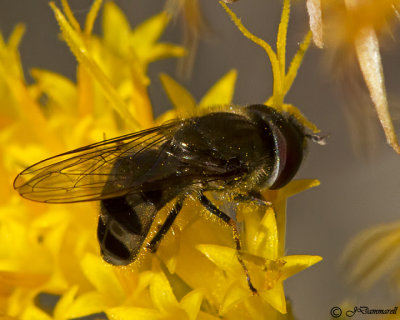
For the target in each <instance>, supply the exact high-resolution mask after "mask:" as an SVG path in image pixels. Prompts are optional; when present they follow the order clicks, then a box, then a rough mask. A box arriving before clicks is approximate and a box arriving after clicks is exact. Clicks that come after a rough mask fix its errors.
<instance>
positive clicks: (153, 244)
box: [146, 197, 184, 253]
mask: <svg viewBox="0 0 400 320" xmlns="http://www.w3.org/2000/svg"><path fill="white" fill-rule="evenodd" d="M183 201H184V198H183V197H181V198H178V200H177V201H176V202H175V204H174V206H173V207H172V209H171V211H170V212H169V213H168V216H167V219H165V221H164V223H163V224H162V226H161V228H160V229H159V230H158V231H157V233H156V234H155V236H154V237H153V239H151V240H150V242H149V243H148V244H147V245H146V249H148V250H150V251H151V252H153V253H154V252H156V251H157V248H158V245H159V244H160V241H161V240H162V238H163V237H164V236H165V234H166V233H167V232H168V230H169V229H170V228H171V226H172V224H173V223H174V221H175V218H176V217H177V215H178V214H179V212H180V211H181V209H182V205H183Z"/></svg>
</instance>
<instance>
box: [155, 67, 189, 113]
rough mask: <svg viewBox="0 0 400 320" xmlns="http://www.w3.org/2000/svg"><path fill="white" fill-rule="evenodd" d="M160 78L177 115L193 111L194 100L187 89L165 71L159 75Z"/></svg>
mask: <svg viewBox="0 0 400 320" xmlns="http://www.w3.org/2000/svg"><path fill="white" fill-rule="evenodd" d="M160 80H161V83H162V85H163V87H164V90H165V92H166V93H167V95H168V98H169V99H170V100H171V102H172V104H173V105H174V108H175V110H176V112H177V113H178V115H185V114H188V113H191V112H193V111H194V109H195V106H196V101H195V100H194V98H193V97H192V95H191V94H190V93H189V91H187V90H186V89H185V88H184V87H182V86H181V85H180V84H179V83H178V82H176V81H175V80H173V79H172V78H171V77H170V76H168V75H166V74H165V73H162V74H161V75H160Z"/></svg>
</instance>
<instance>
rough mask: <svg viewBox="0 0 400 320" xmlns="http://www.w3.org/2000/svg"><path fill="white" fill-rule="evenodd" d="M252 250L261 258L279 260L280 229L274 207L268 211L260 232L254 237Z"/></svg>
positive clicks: (260, 225) (262, 221)
mask: <svg viewBox="0 0 400 320" xmlns="http://www.w3.org/2000/svg"><path fill="white" fill-rule="evenodd" d="M250 248H251V253H253V254H255V255H258V256H260V257H263V258H266V259H272V260H274V259H277V258H278V229H277V225H276V219H275V212H274V210H273V208H272V207H269V208H268V209H267V211H266V212H265V215H264V217H263V219H262V220H261V221H260V224H259V228H258V232H257V233H256V234H255V235H254V240H253V243H251V245H250ZM253 250H254V251H253Z"/></svg>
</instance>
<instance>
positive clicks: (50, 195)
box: [14, 105, 318, 293]
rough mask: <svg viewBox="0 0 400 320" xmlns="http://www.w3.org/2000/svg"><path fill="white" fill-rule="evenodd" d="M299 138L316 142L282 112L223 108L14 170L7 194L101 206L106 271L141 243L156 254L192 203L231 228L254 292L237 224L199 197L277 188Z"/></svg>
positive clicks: (287, 175)
mask: <svg viewBox="0 0 400 320" xmlns="http://www.w3.org/2000/svg"><path fill="white" fill-rule="evenodd" d="M306 138H315V136H311V135H308V134H306V133H305V129H304V127H303V126H302V125H301V124H300V123H299V122H298V121H297V120H296V119H295V118H293V117H292V116H290V115H288V114H286V113H280V112H277V111H276V110H275V109H273V108H271V107H267V106H265V105H249V106H247V107H233V106H231V107H229V108H227V109H226V110H221V111H216V112H211V113H207V114H205V115H202V116H196V117H191V118H188V119H179V120H173V121H170V122H167V123H165V124H163V125H161V126H158V127H154V128H151V129H147V130H143V131H140V132H135V133H131V134H127V135H124V136H120V137H117V138H113V139H109V140H105V141H101V142H98V143H94V144H91V145H88V146H85V147H82V148H78V149H75V150H72V151H69V152H66V153H63V154H60V155H57V156H54V157H51V158H49V159H46V160H43V161H41V162H38V163H36V164H34V165H32V166H30V167H29V168H27V169H25V170H24V171H22V172H21V173H20V174H19V175H18V176H17V177H16V179H15V181H14V188H15V189H16V190H17V191H18V192H19V193H20V195H21V196H22V197H24V198H27V199H30V200H34V201H39V202H46V203H72V202H81V201H100V208H101V209H100V216H99V222H98V229H97V236H98V241H99V244H100V249H101V254H102V256H103V258H104V260H105V261H107V262H109V263H111V264H113V265H127V264H130V263H131V262H133V261H134V260H135V259H136V258H137V255H138V253H139V250H140V249H141V248H142V247H143V246H144V245H145V248H147V249H148V250H150V251H153V252H154V251H156V249H157V245H158V244H159V242H160V241H161V239H162V238H163V236H164V235H165V234H166V233H167V231H168V230H169V229H170V227H171V225H172V224H173V222H174V220H175V218H176V216H177V215H178V214H179V211H180V210H181V208H182V206H183V202H184V200H185V198H186V197H188V196H192V197H193V196H194V197H196V198H197V199H198V200H199V201H200V203H201V204H202V205H203V206H204V207H205V208H206V209H207V210H208V211H210V212H211V213H212V214H215V215H216V216H217V217H218V218H220V219H222V220H223V221H224V222H225V223H227V224H229V225H230V226H231V227H232V228H233V232H234V239H235V242H236V248H237V250H238V259H239V262H240V263H241V264H242V267H243V269H244V270H245V273H246V276H247V281H248V284H249V287H250V289H251V290H252V291H253V293H256V292H257V291H256V289H255V288H254V287H253V286H252V284H251V281H250V278H249V275H248V272H247V269H246V267H245V265H244V263H243V261H242V260H241V258H240V249H241V246H240V241H239V237H238V232H237V229H236V223H235V222H234V220H233V219H232V218H231V217H229V216H228V215H227V214H226V213H224V212H222V211H221V210H220V209H218V208H217V206H215V205H214V204H213V203H212V201H211V200H210V199H209V198H207V196H206V195H205V194H204V192H206V191H213V192H229V191H230V190H233V189H236V190H237V189H239V190H241V193H243V195H245V196H247V197H249V198H253V199H254V198H258V197H259V196H260V192H259V191H260V190H261V188H269V189H278V188H281V187H283V186H284V185H286V184H287V183H288V182H289V181H290V180H291V179H292V178H293V176H294V175H295V174H296V172H297V170H298V169H299V167H300V164H301V162H302V160H303V153H304V150H305V147H306V144H307V143H306V142H307V139H306ZM317 138H318V137H317ZM173 200H174V201H175V202H174V205H173V207H172V209H171V210H170V212H169V213H168V216H167V218H166V220H165V221H164V223H163V224H162V225H161V227H160V228H159V230H158V231H157V233H156V234H155V236H154V237H153V238H152V239H151V240H150V241H149V242H148V243H146V244H144V241H145V238H146V236H147V234H148V232H149V230H150V227H151V224H152V222H153V220H154V218H155V216H156V214H157V212H158V211H159V210H160V209H162V208H163V207H164V206H165V205H166V204H167V203H169V202H170V201H173Z"/></svg>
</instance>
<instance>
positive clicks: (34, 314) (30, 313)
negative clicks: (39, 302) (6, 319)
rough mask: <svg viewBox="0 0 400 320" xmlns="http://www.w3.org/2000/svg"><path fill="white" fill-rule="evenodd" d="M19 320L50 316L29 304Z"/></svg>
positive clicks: (48, 317)
mask: <svg viewBox="0 0 400 320" xmlns="http://www.w3.org/2000/svg"><path fill="white" fill-rule="evenodd" d="M19 320H52V317H50V316H49V315H48V314H47V313H46V312H45V311H43V310H41V309H39V308H38V307H36V306H34V305H29V306H28V307H27V308H26V309H25V310H24V313H23V314H22V315H21V316H20V317H19Z"/></svg>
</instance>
